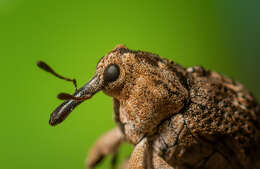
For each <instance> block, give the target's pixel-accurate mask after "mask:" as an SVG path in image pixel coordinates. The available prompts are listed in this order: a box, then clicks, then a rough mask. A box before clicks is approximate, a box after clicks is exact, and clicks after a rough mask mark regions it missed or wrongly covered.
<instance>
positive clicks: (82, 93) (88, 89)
mask: <svg viewBox="0 0 260 169" xmlns="http://www.w3.org/2000/svg"><path fill="white" fill-rule="evenodd" d="M101 89H102V83H101V81H100V78H99V76H97V75H95V76H94V77H93V78H92V79H91V80H90V81H89V82H88V83H86V84H85V85H84V86H83V87H81V88H80V89H79V90H77V91H76V92H75V93H74V94H73V95H72V96H71V97H72V98H71V99H69V100H66V101H64V102H63V103H62V104H61V105H60V106H58V107H57V108H56V109H55V110H54V111H53V112H52V114H51V117H50V120H49V124H50V125H52V126H55V125H57V124H59V123H61V122H62V121H63V120H65V118H66V117H67V116H68V115H69V114H70V113H71V112H72V111H73V109H74V108H75V107H76V106H77V105H79V104H80V103H82V102H83V101H84V100H87V99H89V98H91V97H92V96H93V95H94V94H95V93H97V92H98V91H99V90H101Z"/></svg>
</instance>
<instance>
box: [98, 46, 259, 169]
mask: <svg viewBox="0 0 260 169" xmlns="http://www.w3.org/2000/svg"><path fill="white" fill-rule="evenodd" d="M109 64H116V65H118V66H119V68H120V75H119V77H118V79H117V80H115V81H114V82H111V83H107V84H105V85H104V86H103V91H104V93H106V94H107V95H109V96H112V97H113V100H114V111H115V121H116V123H117V125H118V127H119V129H120V131H121V132H122V134H123V136H124V140H125V141H127V142H130V143H131V144H133V145H135V149H134V151H133V153H132V155H131V158H130V161H129V166H128V168H131V169H134V168H154V169H156V168H165V169H170V168H174V169H190V168H201V169H221V168H225V169H259V168H260V165H259V157H258V156H259V155H260V153H259V126H260V125H259V113H260V108H259V105H258V103H257V101H256V99H255V98H254V97H253V96H252V95H251V94H250V93H249V92H248V91H247V90H246V89H245V88H244V87H243V86H242V85H241V84H240V83H237V82H235V81H233V80H230V79H229V78H227V77H225V76H222V75H220V74H218V73H216V72H212V71H209V70H206V69H204V68H202V67H191V68H187V69H186V68H183V67H182V66H180V65H178V64H175V63H174V62H172V61H168V60H166V59H163V58H161V57H159V56H157V55H155V54H152V53H149V52H143V51H133V50H130V49H128V48H126V47H124V46H122V45H120V46H118V47H116V48H115V49H114V50H113V51H111V52H110V53H108V54H107V55H106V56H104V57H103V58H102V59H101V60H100V61H99V63H98V65H97V70H96V75H98V76H100V79H101V80H102V79H104V78H103V74H104V70H105V68H106V67H107V66H108V65H109ZM101 143H102V141H101ZM94 154H95V152H94ZM104 155H106V154H105V153H103V156H104ZM97 156H98V155H97ZM96 158H98V157H96ZM151 164H153V165H151Z"/></svg>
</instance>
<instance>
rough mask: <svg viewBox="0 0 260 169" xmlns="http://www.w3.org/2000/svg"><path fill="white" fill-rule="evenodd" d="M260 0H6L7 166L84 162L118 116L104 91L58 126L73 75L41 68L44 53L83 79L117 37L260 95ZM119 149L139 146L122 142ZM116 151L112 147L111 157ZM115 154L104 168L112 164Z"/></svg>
mask: <svg viewBox="0 0 260 169" xmlns="http://www.w3.org/2000/svg"><path fill="white" fill-rule="evenodd" d="M259 11H260V1H250V2H249V1H242V0H238V1H235V2H234V1H232V2H231V1H230V2H228V1H205V2H203V3H202V2H201V3H198V2H197V1H192V2H189V3H185V2H184V1H180V2H177V1H173V0H169V1H161V2H159V1H152V0H144V1H138V0H131V1H128V2H123V1H119V0H117V1H114V0H112V1H105V0H104V1H87V0H75V1H64V0H38V1H35V0H0V57H1V62H0V63H1V66H0V69H1V71H0V72H1V84H0V85H1V95H2V97H1V122H0V128H1V132H0V135H1V137H0V146H1V149H0V152H1V153H0V161H1V162H0V168H5V169H17V168H20V169H35V168H37V169H46V168H50V169H69V168H78V169H81V168H83V166H84V159H85V156H86V154H87V151H88V149H89V147H90V146H91V145H92V144H93V143H94V141H95V140H96V139H97V138H98V136H99V135H100V134H102V133H104V132H106V131H107V130H109V129H111V128H112V127H113V126H114V122H113V120H112V113H113V112H112V100H111V98H109V97H107V96H105V95H104V94H103V93H99V94H98V95H95V97H94V98H93V99H91V100H89V101H87V102H85V103H84V104H82V105H80V106H79V107H78V108H77V109H76V110H75V111H73V113H72V114H71V115H70V117H69V118H68V119H67V120H66V121H65V122H64V123H62V124H61V125H59V126H57V127H54V128H53V127H50V126H49V125H48V120H49V115H50V113H51V112H52V110H53V109H54V108H55V107H56V106H57V105H58V104H60V103H61V101H59V100H57V99H56V94H57V93H59V92H61V91H64V92H73V90H74V89H73V86H72V84H70V83H67V82H64V81H62V80H58V79H56V78H54V77H53V76H51V75H49V74H47V73H45V72H43V71H42V70H40V69H38V68H37V67H36V65H35V62H36V61H37V60H44V61H46V62H47V63H49V64H50V65H52V66H53V67H55V69H56V70H57V71H58V72H59V73H61V74H63V75H65V76H69V77H75V78H77V79H78V82H79V85H80V86H81V85H82V84H84V83H85V82H86V81H88V80H89V78H90V77H91V76H92V75H93V73H94V71H95V66H96V63H97V62H98V60H99V58H100V57H101V56H103V55H105V54H106V53H107V52H109V51H110V50H111V49H112V48H113V47H114V46H115V45H116V44H126V45H127V46H128V47H129V48H131V49H141V50H146V51H151V52H154V53H158V54H160V55H161V56H164V57H167V58H171V59H173V60H174V61H176V62H178V63H180V64H183V65H184V66H192V65H203V66H205V67H207V68H210V69H212V70H216V71H218V72H221V73H223V74H226V75H228V76H230V77H232V78H234V79H236V80H238V81H240V82H242V83H243V84H244V85H245V86H246V87H247V88H248V89H249V90H251V91H252V92H253V93H254V95H255V96H256V97H258V98H260V88H259V87H258V86H259V82H260V80H259V72H260V70H259V66H260V63H259V61H260V58H259V44H260V39H259V33H260V32H259V31H260V22H259V17H260V12H259ZM120 151H121V156H120V157H121V159H122V158H124V157H126V156H128V155H129V153H130V152H131V147H130V146H126V145H124V146H123V147H122V149H121V150H120ZM110 158H111V157H110ZM108 165H109V158H108V159H106V161H105V162H104V163H102V164H101V165H100V166H99V167H98V168H104V169H105V168H108Z"/></svg>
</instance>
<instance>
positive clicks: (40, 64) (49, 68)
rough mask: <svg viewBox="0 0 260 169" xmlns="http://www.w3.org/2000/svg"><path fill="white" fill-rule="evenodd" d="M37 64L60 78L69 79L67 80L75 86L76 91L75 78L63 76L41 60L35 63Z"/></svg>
mask: <svg viewBox="0 0 260 169" xmlns="http://www.w3.org/2000/svg"><path fill="white" fill-rule="evenodd" d="M36 64H37V66H38V67H39V68H41V69H43V70H45V71H46V72H49V73H51V74H52V75H54V76H56V77H58V78H60V79H63V80H66V81H69V82H72V83H73V85H74V87H75V91H77V81H76V79H74V78H73V79H71V78H67V77H64V76H62V75H60V74H58V73H56V72H55V71H54V70H53V69H52V68H51V67H50V66H49V65H47V64H46V63H45V62H43V61H38V62H37V63H36Z"/></svg>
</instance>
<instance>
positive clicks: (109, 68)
mask: <svg viewBox="0 0 260 169" xmlns="http://www.w3.org/2000/svg"><path fill="white" fill-rule="evenodd" d="M117 49H118V48H116V49H115V50H114V51H113V52H114V53H109V54H108V55H106V56H105V57H103V58H102V59H101V60H100V61H99V62H98V65H97V69H96V73H95V75H94V76H93V78H92V79H91V80H90V81H89V82H88V83H86V84H85V85H84V86H83V87H81V88H80V89H78V90H77V83H76V80H75V79H70V78H67V77H64V76H61V75H59V74H57V73H56V72H55V71H54V70H53V69H52V68H51V67H50V66H48V65H47V64H46V63H44V62H42V61H40V62H37V65H38V66H39V67H40V68H42V69H44V70H45V71H47V72H49V73H51V74H53V75H55V76H56V77H58V78H60V79H64V80H67V81H71V82H73V84H74V86H75V88H76V91H75V93H74V94H73V95H70V94H66V93H61V94H59V95H58V98H59V99H61V100H66V101H64V102H63V103H62V104H61V105H59V106H58V107H57V108H56V109H55V110H54V111H53V112H52V114H51V117H50V120H49V124H50V125H52V126H55V125H57V124H59V123H61V122H63V121H64V120H65V118H66V117H67V116H68V115H69V114H70V113H71V112H72V111H73V109H74V108H75V107H76V106H77V105H79V104H80V103H82V102H83V101H84V100H87V99H89V98H91V97H92V96H93V95H94V94H95V93H97V92H98V91H100V90H103V91H104V92H105V93H107V94H109V92H111V91H112V92H114V91H113V89H115V88H117V87H118V86H120V85H121V84H122V83H123V81H124V71H123V69H120V68H121V66H122V62H121V59H119V58H120V57H118V56H120V51H119V50H117ZM120 49H125V47H123V48H122V46H120Z"/></svg>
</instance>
